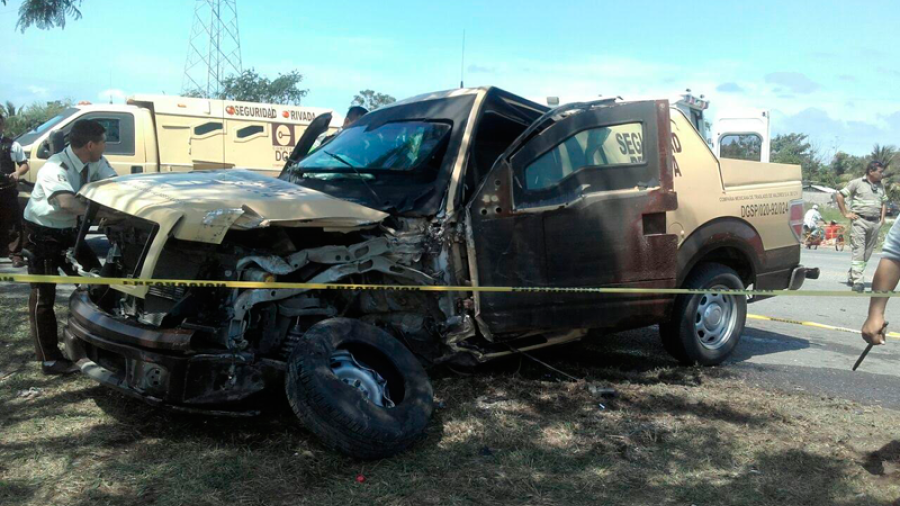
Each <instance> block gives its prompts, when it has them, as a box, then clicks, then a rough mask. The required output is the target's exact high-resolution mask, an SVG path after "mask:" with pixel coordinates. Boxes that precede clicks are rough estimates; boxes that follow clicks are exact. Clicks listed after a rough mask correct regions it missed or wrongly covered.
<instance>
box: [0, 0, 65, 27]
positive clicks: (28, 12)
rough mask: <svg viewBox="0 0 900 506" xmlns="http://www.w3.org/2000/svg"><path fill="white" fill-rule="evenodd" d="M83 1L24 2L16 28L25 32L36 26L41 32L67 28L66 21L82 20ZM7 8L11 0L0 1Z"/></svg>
mask: <svg viewBox="0 0 900 506" xmlns="http://www.w3.org/2000/svg"><path fill="white" fill-rule="evenodd" d="M81 1H82V0H23V1H22V5H20V6H19V21H18V22H17V23H16V28H17V29H19V30H21V31H23V32H24V31H25V29H26V28H28V27H30V26H36V27H38V28H40V29H41V30H49V29H51V28H56V27H59V28H65V27H66V20H67V19H68V18H72V19H74V20H78V19H81V11H80V10H78V7H79V6H81ZM0 2H2V3H3V5H4V6H5V5H6V4H7V3H8V2H9V0H0Z"/></svg>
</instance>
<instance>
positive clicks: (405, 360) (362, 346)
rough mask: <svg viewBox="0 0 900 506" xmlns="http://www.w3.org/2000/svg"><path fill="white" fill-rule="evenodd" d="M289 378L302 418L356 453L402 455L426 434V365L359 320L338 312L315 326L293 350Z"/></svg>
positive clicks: (429, 397) (330, 441)
mask: <svg viewBox="0 0 900 506" xmlns="http://www.w3.org/2000/svg"><path fill="white" fill-rule="evenodd" d="M285 381H286V384H285V390H286V392H287V398H288V402H289V403H290V405H291V408H292V409H293V410H294V413H295V414H296V415H297V417H298V418H299V419H300V422H301V423H302V424H303V425H304V426H305V427H306V428H307V429H309V430H310V431H311V432H312V433H313V434H315V435H316V436H318V437H319V438H320V439H321V440H322V442H323V443H324V444H325V445H326V446H328V447H330V448H332V449H335V450H338V451H340V452H342V453H345V454H347V455H350V456H352V457H357V458H361V459H380V458H384V457H390V456H392V455H396V454H398V453H400V452H402V451H403V450H406V449H407V448H409V447H410V446H411V445H413V444H414V443H415V442H416V441H417V440H418V439H419V438H420V437H421V436H422V434H423V432H424V431H425V427H426V426H427V425H428V421H429V419H430V418H431V413H432V407H433V399H434V396H433V393H432V389H431V382H430V381H429V379H428V375H427V374H426V373H425V369H423V368H422V365H421V364H420V363H419V361H418V360H417V359H416V357H415V356H413V354H412V353H411V352H410V351H409V350H408V349H406V347H405V346H403V344H401V343H400V342H399V341H398V340H397V339H395V338H394V337H393V336H391V335H390V334H388V333H387V332H385V331H383V330H381V329H379V328H378V327H375V326H373V325H369V324H367V323H363V322H361V321H359V320H354V319H350V318H332V319H329V320H324V321H322V322H319V323H317V324H316V325H313V326H312V327H310V329H309V330H308V331H306V333H305V334H304V336H303V339H302V340H301V341H300V342H299V343H297V345H296V347H295V348H294V351H293V352H292V353H291V357H290V359H289V360H288V368H287V375H286V380H285ZM381 394H386V395H385V396H382V395H381ZM379 404H382V405H379ZM391 404H393V407H390V406H391Z"/></svg>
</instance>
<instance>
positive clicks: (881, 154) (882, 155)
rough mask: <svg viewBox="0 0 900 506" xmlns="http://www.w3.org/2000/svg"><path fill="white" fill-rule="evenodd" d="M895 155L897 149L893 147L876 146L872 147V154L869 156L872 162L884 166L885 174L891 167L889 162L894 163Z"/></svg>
mask: <svg viewBox="0 0 900 506" xmlns="http://www.w3.org/2000/svg"><path fill="white" fill-rule="evenodd" d="M897 154H898V153H897V148H896V147H894V146H881V145H878V144H876V145H875V146H873V147H872V153H871V154H870V155H869V156H870V157H871V158H872V160H873V161H878V162H881V164H882V165H884V170H885V172H887V170H888V168H890V166H891V162H893V161H894V158H896V156H897Z"/></svg>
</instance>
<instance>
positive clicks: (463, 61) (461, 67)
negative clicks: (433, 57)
mask: <svg viewBox="0 0 900 506" xmlns="http://www.w3.org/2000/svg"><path fill="white" fill-rule="evenodd" d="M465 69H466V31H465V30H463V38H462V59H461V61H460V64H459V87H460V88H465V85H464V84H463V77H464V76H465Z"/></svg>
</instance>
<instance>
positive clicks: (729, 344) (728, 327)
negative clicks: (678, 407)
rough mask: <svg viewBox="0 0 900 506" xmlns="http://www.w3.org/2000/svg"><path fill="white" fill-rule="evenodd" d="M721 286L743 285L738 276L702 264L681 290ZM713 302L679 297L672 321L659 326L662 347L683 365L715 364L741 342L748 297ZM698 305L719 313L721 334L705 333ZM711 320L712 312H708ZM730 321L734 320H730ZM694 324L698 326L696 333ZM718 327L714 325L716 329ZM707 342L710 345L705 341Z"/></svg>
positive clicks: (718, 298) (735, 287)
mask: <svg viewBox="0 0 900 506" xmlns="http://www.w3.org/2000/svg"><path fill="white" fill-rule="evenodd" d="M713 287H723V288H728V289H733V290H743V289H744V283H743V282H742V281H741V278H740V277H739V276H738V275H737V273H736V272H735V271H734V270H733V269H731V268H729V267H726V266H724V265H721V264H714V263H710V264H703V265H700V266H698V267H697V268H696V269H695V270H694V271H693V272H691V274H690V276H689V277H688V279H687V281H685V283H684V288H695V289H702V288H713ZM714 296H715V297H716V298H715V299H711V298H709V297H707V296H706V295H705V294H703V295H679V296H678V297H676V298H675V305H674V306H673V309H672V318H671V320H669V321H668V322H665V323H663V324H660V326H659V334H660V337H661V338H662V342H663V347H665V349H666V351H667V352H668V353H669V354H670V355H672V357H674V358H675V359H676V360H678V361H679V362H681V363H683V364H687V365H693V364H700V365H705V366H708V365H717V364H720V363H722V362H723V361H725V359H727V358H728V357H729V356H730V355H731V353H732V352H733V351H734V348H735V347H736V346H737V345H738V342H740V340H741V334H742V333H743V331H744V324H745V323H746V321H747V298H746V297H745V296H733V295H732V296H728V295H726V296H724V297H722V296H719V295H715V294H714ZM701 304H703V305H705V306H706V307H708V308H710V309H712V310H713V311H716V310H717V308H718V310H722V308H726V309H724V310H722V313H725V314H724V317H722V318H719V319H715V320H712V321H722V320H724V326H722V327H721V328H722V331H721V332H716V331H715V329H714V331H712V332H710V331H708V330H707V328H708V327H707V325H706V324H707V323H708V320H706V319H705V318H703V317H702V316H701V315H700V310H701ZM711 314H712V315H713V317H714V316H715V313H714V312H713V313H711ZM732 318H733V320H732ZM696 325H700V326H701V328H700V329H699V330H698V328H697V326H696ZM717 326H718V325H716V327H717ZM705 340H708V341H709V342H705Z"/></svg>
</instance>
